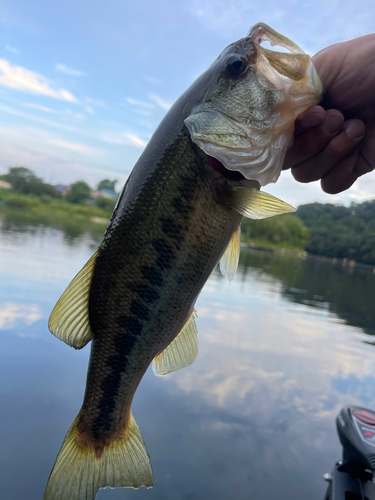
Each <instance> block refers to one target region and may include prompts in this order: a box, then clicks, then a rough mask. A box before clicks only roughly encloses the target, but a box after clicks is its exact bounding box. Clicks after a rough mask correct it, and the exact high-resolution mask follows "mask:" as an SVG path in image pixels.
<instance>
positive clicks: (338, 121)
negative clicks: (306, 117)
mask: <svg viewBox="0 0 375 500" xmlns="http://www.w3.org/2000/svg"><path fill="white" fill-rule="evenodd" d="M343 121H344V119H343V117H342V115H338V114H336V113H334V114H330V115H327V117H326V119H325V120H324V122H323V125H322V129H323V131H324V132H327V133H328V134H333V132H336V131H337V130H339V129H340V128H341V127H342V124H343Z"/></svg>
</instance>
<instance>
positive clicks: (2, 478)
mask: <svg viewBox="0 0 375 500" xmlns="http://www.w3.org/2000/svg"><path fill="white" fill-rule="evenodd" d="M103 229H104V228H103ZM99 233H100V230H99V231H96V232H95V234H94V235H93V234H91V233H86V232H84V231H83V229H82V228H80V229H77V228H75V229H74V228H73V229H72V228H70V229H67V228H65V229H64V231H62V230H61V229H59V228H56V227H52V226H46V225H42V224H38V223H36V222H33V223H30V222H27V221H22V219H19V218H18V219H16V218H15V219H9V218H8V219H5V218H4V217H3V218H1V216H0V398H1V399H0V498H1V500H20V499H26V498H27V499H28V500H41V498H42V496H43V491H44V488H45V484H46V481H47V479H48V476H49V473H50V470H51V468H52V466H53V463H54V460H55V457H56V455H57V453H58V451H59V449H60V446H61V444H62V441H63V439H64V436H65V434H66V431H67V430H68V428H69V426H70V424H71V422H72V421H73V419H74V417H75V416H76V414H77V412H78V410H79V408H80V404H81V402H82V398H83V393H84V386H85V378H86V369H87V362H88V357H89V348H88V347H86V348H85V349H83V350H82V351H75V350H74V349H72V348H70V347H68V346H67V345H65V344H64V343H62V342H61V341H59V340H57V339H56V338H55V337H54V336H53V335H51V334H50V333H49V331H48V328H47V320H48V316H49V314H50V312H51V310H52V308H53V306H54V304H55V302H56V300H57V299H58V297H59V296H60V294H61V293H62V291H63V290H64V289H65V287H66V285H67V284H68V282H69V281H70V280H71V278H72V277H73V276H74V275H75V273H76V272H78V271H79V270H80V268H81V267H82V265H83V264H84V263H85V262H86V261H87V260H88V258H89V257H90V256H91V254H92V253H93V251H94V250H95V248H96V246H97V244H98V243H99V236H98V234H99ZM374 292H375V274H374V273H373V270H372V269H371V268H358V267H354V268H350V267H348V266H343V265H342V264H341V263H336V264H333V263H331V262H324V261H321V260H314V259H310V258H308V259H301V258H298V257H294V256H287V255H279V254H272V253H269V252H260V251H255V250H246V249H243V250H242V255H241V261H240V266H239V269H238V271H237V274H236V275H235V277H234V279H233V281H232V282H231V283H229V282H228V280H227V278H225V277H223V276H222V275H221V274H220V273H219V271H218V270H216V271H215V272H214V273H213V274H212V276H211V278H210V279H209V281H208V282H207V284H206V286H205V288H204V290H203V292H202V294H201V296H200V298H199V300H198V302H197V305H196V308H197V311H198V319H197V326H198V331H199V343H200V349H199V354H198V358H197V360H196V362H195V363H194V364H193V365H192V366H190V367H188V368H185V369H184V370H181V371H179V372H176V373H173V374H171V375H169V376H167V377H155V376H154V374H153V373H152V371H151V370H149V371H148V372H147V374H146V375H145V377H144V379H143V380H142V382H141V385H140V387H139V389H138V391H137V393H136V396H135V400H134V405H133V414H134V416H135V418H136V420H137V423H138V425H139V427H140V429H141V431H142V433H143V437H144V440H145V442H146V445H147V449H148V452H149V454H150V456H151V461H152V465H153V470H154V478H155V484H154V488H153V489H150V490H146V489H145V488H142V489H140V490H138V491H136V490H133V489H116V490H111V489H105V490H100V493H99V494H98V497H97V498H98V500H119V499H124V500H125V499H130V500H144V499H149V500H156V499H158V500H196V499H204V500H211V499H212V500H214V499H215V500H228V499H229V498H235V499H236V500H245V499H246V500H248V499H249V498H254V499H262V500H268V499H269V500H271V499H272V500H274V499H278V498H282V499H288V500H297V499H298V500H300V499H301V498H303V499H304V500H313V499H314V500H316V499H323V496H324V491H325V487H326V485H325V482H324V480H323V478H322V476H323V474H324V473H325V472H330V471H331V469H332V467H333V465H334V462H335V460H337V459H338V458H340V457H341V447H340V443H339V440H338V438H337V435H336V428H335V417H336V415H337V413H338V411H339V410H340V408H341V407H342V406H343V405H345V404H358V405H363V406H368V407H373V408H375V391H374V387H375V378H374V377H375V349H374V343H375V342H374V341H375V337H374V336H373V335H374V334H375V314H374V310H375V309H374V302H373V298H374V296H375V294H374Z"/></svg>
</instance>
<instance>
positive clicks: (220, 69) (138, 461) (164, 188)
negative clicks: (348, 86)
mask: <svg viewBox="0 0 375 500" xmlns="http://www.w3.org/2000/svg"><path fill="white" fill-rule="evenodd" d="M264 41H269V42H270V43H271V45H278V46H280V47H283V48H285V49H287V50H288V51H289V52H281V51H279V52H278V51H273V50H270V49H266V48H265V47H263V46H262V42H264ZM322 92H323V88H322V84H321V82H320V80H319V77H318V75H317V73H316V71H315V69H314V68H313V66H312V64H311V59H310V56H309V55H307V54H305V53H304V52H303V51H302V49H300V48H299V47H298V46H297V45H296V44H295V43H293V42H292V41H291V40H289V39H288V38H286V37H285V36H283V35H281V34H279V33H277V32H276V31H274V30H273V29H272V28H270V27H269V26H267V25H266V24H264V23H258V24H256V25H255V26H253V27H252V28H251V29H250V31H249V33H248V34H247V35H246V36H245V37H244V38H241V39H240V40H238V41H236V42H234V43H232V44H230V45H228V46H227V47H226V48H225V49H224V50H223V51H222V52H221V54H220V55H219V56H218V57H217V59H216V60H215V61H214V62H213V63H212V64H211V66H210V67H209V68H208V69H207V70H206V71H205V72H204V73H203V74H202V75H201V76H200V77H198V79H197V80H196V81H195V82H194V83H193V84H192V85H191V86H190V87H189V88H188V89H187V90H186V92H184V93H183V94H182V95H181V97H180V98H179V99H178V100H177V101H176V102H175V104H174V105H173V106H172V108H171V109H170V110H169V112H168V113H167V114H166V116H165V117H164V119H163V120H162V121H161V123H160V125H159V127H158V128H157V129H156V131H155V132H154V134H153V136H152V138H151V139H150V141H149V143H148V144H147V146H146V148H145V149H144V151H143V153H142V155H141V156H140V158H139V160H138V161H137V163H136V164H135V166H134V168H133V170H132V172H131V173H130V175H129V177H128V179H127V181H126V183H125V186H124V188H123V190H122V192H121V194H120V196H119V199H118V202H117V205H116V207H115V209H114V211H113V214H112V217H111V219H110V221H109V224H108V227H107V230H106V232H105V234H104V237H103V240H102V242H101V243H100V245H99V247H98V249H97V251H96V252H95V253H94V255H93V256H92V257H91V258H90V259H89V261H88V262H87V263H86V265H85V266H84V267H83V269H82V270H81V271H80V272H79V273H78V274H77V275H76V276H75V277H74V278H73V280H72V281H71V283H70V284H69V285H68V287H67V289H66V290H65V291H64V293H63V294H62V296H61V297H60V299H59V300H58V302H57V303H56V305H55V307H54V309H53V311H52V313H51V316H50V319H49V329H50V331H51V332H52V333H53V334H54V335H55V336H56V337H57V338H59V339H60V340H62V341H64V342H65V343H66V344H68V345H70V346H72V347H74V348H75V349H82V348H83V347H84V346H85V345H86V344H88V343H89V342H91V353H90V361H89V366H88V373H87V383H86V391H85V395H84V400H83V404H82V407H81V409H80V411H79V413H78V415H77V417H76V418H75V420H74V421H73V424H72V425H71V427H70V429H69V430H68V433H67V435H66V438H65V440H64V442H63V445H62V447H61V450H60V452H59V454H58V456H57V458H56V461H55V464H54V467H53V469H52V472H51V474H50V477H49V480H48V483H47V486H46V490H45V494H44V500H94V498H95V497H96V494H97V492H98V490H99V489H100V488H104V487H133V488H139V487H140V486H146V487H151V486H152V484H153V472H152V467H151V463H150V457H149V455H148V452H147V449H146V446H145V443H144V440H143V437H142V434H141V431H140V429H139V427H138V425H137V423H136V421H135V419H134V417H133V415H132V410H131V405H132V400H133V397H134V394H135V391H136V390H137V387H138V385H139V383H140V382H141V379H142V377H143V376H144V374H145V372H146V370H147V369H148V367H149V366H150V364H151V363H152V367H153V371H154V372H155V374H156V375H166V374H169V373H172V372H173V371H175V370H178V369H181V368H184V367H186V366H189V365H190V364H191V363H193V362H194V360H195V358H196V356H197V353H198V337H197V327H196V323H195V319H196V316H197V312H196V310H195V303H196V301H197V298H198V296H199V294H200V292H201V290H202V288H203V286H204V284H205V283H206V281H207V279H208V278H209V276H210V274H211V273H212V271H213V270H214V269H215V267H216V265H217V264H218V263H219V262H220V268H221V271H222V272H223V273H224V274H225V275H227V277H228V278H229V279H232V277H233V275H234V272H235V270H236V268H237V264H238V258H239V251H240V237H241V236H240V235H241V231H240V224H241V219H242V217H243V216H245V217H251V218H255V219H261V218H264V217H270V216H273V215H276V214H280V213H286V212H291V211H293V210H294V209H293V207H291V206H290V205H288V204H287V203H285V202H283V201H281V200H278V199H277V198H275V197H273V196H271V195H269V194H267V193H265V192H263V191H261V190H260V187H261V186H265V185H266V184H269V183H272V182H276V181H277V179H278V177H279V175H280V171H281V168H282V163H283V160H284V156H285V152H286V150H287V147H288V145H289V143H290V141H291V138H292V136H293V131H294V121H295V118H296V116H297V115H298V114H300V113H301V112H302V111H304V110H305V109H307V108H308V107H309V106H311V105H313V104H316V103H317V102H319V101H320V99H321V96H322Z"/></svg>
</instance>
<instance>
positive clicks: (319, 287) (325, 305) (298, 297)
mask: <svg viewBox="0 0 375 500" xmlns="http://www.w3.org/2000/svg"><path fill="white" fill-rule="evenodd" d="M241 263H242V266H243V271H244V278H245V276H246V273H247V272H248V268H249V270H254V268H256V269H261V270H262V272H263V273H266V274H268V275H270V276H273V277H275V278H277V279H278V280H280V282H281V283H282V285H283V287H282V290H281V293H282V295H283V296H284V297H286V298H287V299H288V300H290V301H292V302H295V303H299V304H306V305H309V306H311V307H312V308H319V309H327V310H328V311H329V312H331V313H333V314H335V315H337V316H338V317H339V318H341V319H342V320H343V321H344V322H345V323H346V324H348V325H352V326H355V327H359V328H361V329H363V330H364V331H365V333H367V334H368V335H375V314H374V312H373V305H372V304H373V297H374V296H375V276H374V273H373V268H372V267H370V266H356V267H355V268H353V267H349V266H344V265H342V262H337V263H332V262H325V261H324V260H322V259H316V258H312V257H310V258H307V259H301V258H299V257H294V256H284V255H280V254H279V255H274V254H270V253H268V252H257V251H252V252H250V253H249V252H247V253H245V255H244V258H243V259H241Z"/></svg>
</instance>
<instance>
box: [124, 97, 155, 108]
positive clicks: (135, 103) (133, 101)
mask: <svg viewBox="0 0 375 500" xmlns="http://www.w3.org/2000/svg"><path fill="white" fill-rule="evenodd" d="M126 102H128V103H129V104H132V105H133V106H140V107H141V108H155V106H154V105H153V104H151V103H149V102H146V101H138V100H137V99H132V98H131V97H127V98H126Z"/></svg>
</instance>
